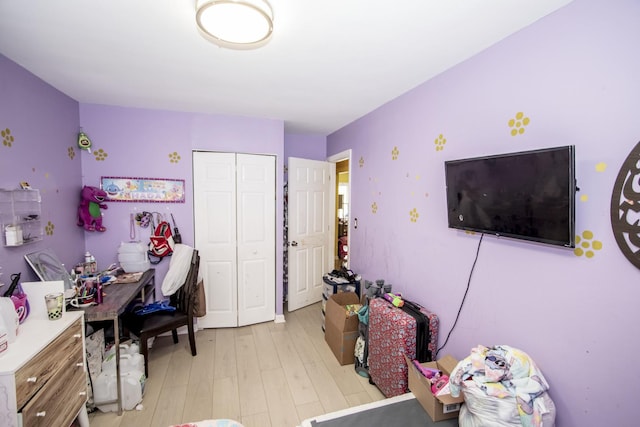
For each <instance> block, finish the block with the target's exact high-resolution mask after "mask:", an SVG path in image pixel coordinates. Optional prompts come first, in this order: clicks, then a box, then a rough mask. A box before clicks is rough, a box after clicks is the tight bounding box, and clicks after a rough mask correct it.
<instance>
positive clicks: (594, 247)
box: [573, 230, 602, 259]
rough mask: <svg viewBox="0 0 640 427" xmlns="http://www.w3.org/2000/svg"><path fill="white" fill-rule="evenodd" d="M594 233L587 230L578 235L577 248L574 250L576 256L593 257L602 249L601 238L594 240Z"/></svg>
mask: <svg viewBox="0 0 640 427" xmlns="http://www.w3.org/2000/svg"><path fill="white" fill-rule="evenodd" d="M593 237H594V234H593V231H591V230H585V231H583V232H582V234H580V235H576V248H575V249H574V250H573V253H574V255H575V256H583V255H584V256H585V258H589V259H590V258H593V257H594V256H595V255H596V253H595V252H594V251H599V250H601V249H602V242H601V241H600V240H593Z"/></svg>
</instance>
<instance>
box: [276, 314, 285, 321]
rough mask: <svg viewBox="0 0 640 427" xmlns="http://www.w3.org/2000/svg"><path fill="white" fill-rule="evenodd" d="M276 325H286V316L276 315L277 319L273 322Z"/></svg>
mask: <svg viewBox="0 0 640 427" xmlns="http://www.w3.org/2000/svg"><path fill="white" fill-rule="evenodd" d="M273 322H274V323H286V320H285V319H284V314H276V318H275V319H274V320H273Z"/></svg>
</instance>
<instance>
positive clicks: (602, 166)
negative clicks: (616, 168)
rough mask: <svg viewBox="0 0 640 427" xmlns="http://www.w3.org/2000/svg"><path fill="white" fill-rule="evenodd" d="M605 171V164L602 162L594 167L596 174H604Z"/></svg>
mask: <svg viewBox="0 0 640 427" xmlns="http://www.w3.org/2000/svg"><path fill="white" fill-rule="evenodd" d="M605 170H607V164H606V163H604V162H600V163H598V164H597V165H596V172H604V171H605Z"/></svg>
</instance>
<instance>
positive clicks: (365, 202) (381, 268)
mask: <svg viewBox="0 0 640 427" xmlns="http://www.w3.org/2000/svg"><path fill="white" fill-rule="evenodd" d="M639 16H640V3H639V2H637V1H633V0H620V1H616V2H615V7H614V5H613V4H610V3H608V2H601V1H596V0H576V1H574V2H573V3H571V4H570V5H568V6H567V7H565V8H563V9H561V10H560V11H558V12H556V13H554V14H552V15H551V16H548V17H546V18H544V19H542V20H540V21H538V22H537V23H535V24H533V25H531V26H530V27H528V28H526V29H524V30H522V31H520V32H519V33H517V34H515V35H513V36H511V37H509V38H507V39H506V40H504V41H502V42H500V43H498V44H497V45H494V46H493V47H491V48H489V49H488V50H486V51H484V52H482V53H480V54H479V55H477V56H475V57H473V58H471V59H470V60H467V61H466V62H464V63H462V64H460V65H458V66H456V67H454V68H453V69H451V70H449V71H447V72H445V73H443V74H441V75H440V76H438V77H436V78H434V79H432V80H430V81H429V82H426V83H425V84H423V85H421V86H419V87H418V88H416V89H414V90H412V91H411V92H409V93H407V94H405V95H403V96H402V97H399V98H397V99H396V100H394V101H392V102H390V103H388V104H387V105H385V106H383V107H381V108H379V109H378V110H376V111H374V112H372V113H370V114H369V115H367V116H365V117H363V118H361V119H360V120H358V121H356V122H354V123H352V124H350V125H348V126H346V127H345V128H343V129H341V130H339V131H338V132H335V133H334V134H332V135H330V136H329V137H328V139H327V141H328V149H327V154H328V155H332V154H334V153H338V152H341V151H343V150H345V149H348V148H352V149H353V168H352V172H353V173H352V176H351V185H352V195H353V196H352V197H353V200H352V208H351V209H352V216H353V217H354V218H358V225H359V226H358V228H357V229H354V230H352V236H351V242H350V257H351V267H352V268H353V269H354V270H355V271H357V272H358V273H361V274H362V276H363V278H365V279H378V278H383V279H386V280H387V281H388V282H390V283H392V284H393V285H394V289H395V290H397V291H400V292H402V293H403V294H404V295H406V296H407V297H408V298H410V299H414V300H416V301H418V302H420V303H422V304H424V305H426V306H427V307H429V308H431V309H432V310H434V311H435V312H436V313H437V314H438V315H439V316H440V319H441V326H440V328H441V329H440V334H441V335H440V343H439V345H440V346H442V345H443V344H444V343H445V338H446V335H447V333H448V332H449V331H450V329H451V327H452V325H453V323H454V320H455V317H456V313H457V312H458V308H459V306H460V303H461V300H462V297H463V294H464V292H465V288H466V286H467V280H468V278H469V274H470V271H471V267H472V264H473V262H474V257H475V254H476V249H477V247H478V242H479V238H480V236H479V235H478V234H467V233H464V232H460V231H455V230H453V229H449V228H447V222H446V206H445V189H444V165H443V163H444V161H445V160H450V159H457V158H464V157H473V156H479V155H486V154H498V153H505V152H514V151H522V150H528V149H536V148H542V147H551V146H560V145H569V144H573V145H575V146H576V169H577V179H578V185H579V187H580V192H579V193H578V202H577V207H576V211H577V213H576V221H577V225H576V234H577V235H579V236H580V237H581V238H582V240H581V241H580V244H579V249H581V250H582V251H583V252H580V251H575V252H574V251H573V250H570V249H562V248H557V247H550V246H543V245H537V244H532V243H526V242H522V241H515V240H509V239H503V238H496V237H492V236H486V237H485V238H484V239H483V242H482V245H481V248H480V253H479V258H478V262H477V265H476V267H475V271H474V273H473V276H472V279H471V285H470V289H469V293H468V296H467V300H466V302H465V304H464V306H463V309H462V313H461V315H460V319H459V321H458V324H457V326H456V328H455V330H454V331H453V333H452V334H451V338H450V340H449V342H448V344H447V345H446V347H445V348H444V349H443V350H442V351H441V352H440V356H442V355H444V354H448V353H449V354H452V355H454V356H455V357H457V358H463V357H466V356H467V355H469V353H470V350H471V348H472V347H474V346H476V345H478V344H483V345H487V346H491V345H496V344H506V345H511V346H513V347H516V348H519V349H521V350H524V351H525V352H527V353H528V354H529V355H530V356H531V357H532V358H533V359H534V360H535V361H536V362H537V363H538V365H539V366H540V368H541V369H542V371H543V372H544V374H545V376H546V378H547V380H548V381H549V383H550V385H551V390H550V393H551V396H552V398H553V399H554V401H555V403H556V405H557V409H558V416H557V424H556V425H557V426H560V427H563V426H565V427H569V426H599V425H611V426H635V425H637V421H635V420H636V419H637V416H636V408H635V405H636V399H637V397H638V396H640V381H639V379H640V375H639V374H638V373H637V370H636V369H635V368H633V367H634V366H635V364H636V355H637V354H638V353H640V343H639V341H638V340H637V338H636V335H637V334H636V332H635V331H636V329H637V325H638V324H639V323H640V310H638V309H637V307H636V306H637V301H638V299H639V297H640V289H639V288H638V269H637V268H635V267H634V266H633V265H632V264H631V263H630V262H628V261H627V260H626V258H625V257H624V256H623V254H622V253H621V251H620V250H619V248H618V246H617V244H616V241H615V239H614V236H613V234H612V231H611V230H612V229H611V221H610V213H609V212H610V201H611V193H612V188H613V183H614V181H615V179H616V176H617V174H618V171H619V169H620V167H621V164H622V162H623V161H624V159H625V158H626V156H627V155H628V154H629V152H630V151H631V149H632V148H633V147H634V146H635V145H636V143H637V142H638V140H639V139H640V120H638V114H639V112H640V97H638V93H640V78H638V70H639V69H640V56H638V55H636V54H635V52H637V50H638V47H637V42H638V40H640V26H638V17H639ZM518 112H522V113H523V116H524V117H528V118H529V119H530V122H529V123H528V124H527V125H526V126H521V127H523V128H524V129H525V131H524V133H522V134H517V135H516V136H512V135H511V130H512V129H513V127H510V126H509V121H510V120H511V119H514V120H515V121H517V120H516V119H517V113H518ZM414 209H415V211H413V210H414ZM411 212H417V214H418V216H417V218H416V217H415V216H413V217H412V215H411ZM412 218H413V219H417V220H416V221H415V222H413V221H412ZM585 232H591V233H593V237H590V236H589V234H588V233H587V234H584V233H585ZM585 236H587V237H585ZM599 243H601V244H602V248H601V249H598V248H599ZM589 251H591V254H592V255H593V256H587V255H586V254H587V253H588V252H589ZM628 367H631V368H630V369H629V368H628ZM609 376H613V378H614V379H612V381H611V382H608V377H609Z"/></svg>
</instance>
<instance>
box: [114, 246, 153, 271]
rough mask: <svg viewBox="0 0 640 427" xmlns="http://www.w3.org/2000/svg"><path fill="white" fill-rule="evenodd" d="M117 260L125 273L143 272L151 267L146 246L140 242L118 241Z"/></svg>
mask: <svg viewBox="0 0 640 427" xmlns="http://www.w3.org/2000/svg"><path fill="white" fill-rule="evenodd" d="M118 262H119V263H120V266H121V267H122V269H123V270H124V271H125V273H138V272H145V271H147V270H148V269H149V268H150V267H151V262H150V261H149V255H148V253H147V246H146V245H145V244H143V243H142V242H122V243H120V246H119V247H118Z"/></svg>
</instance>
